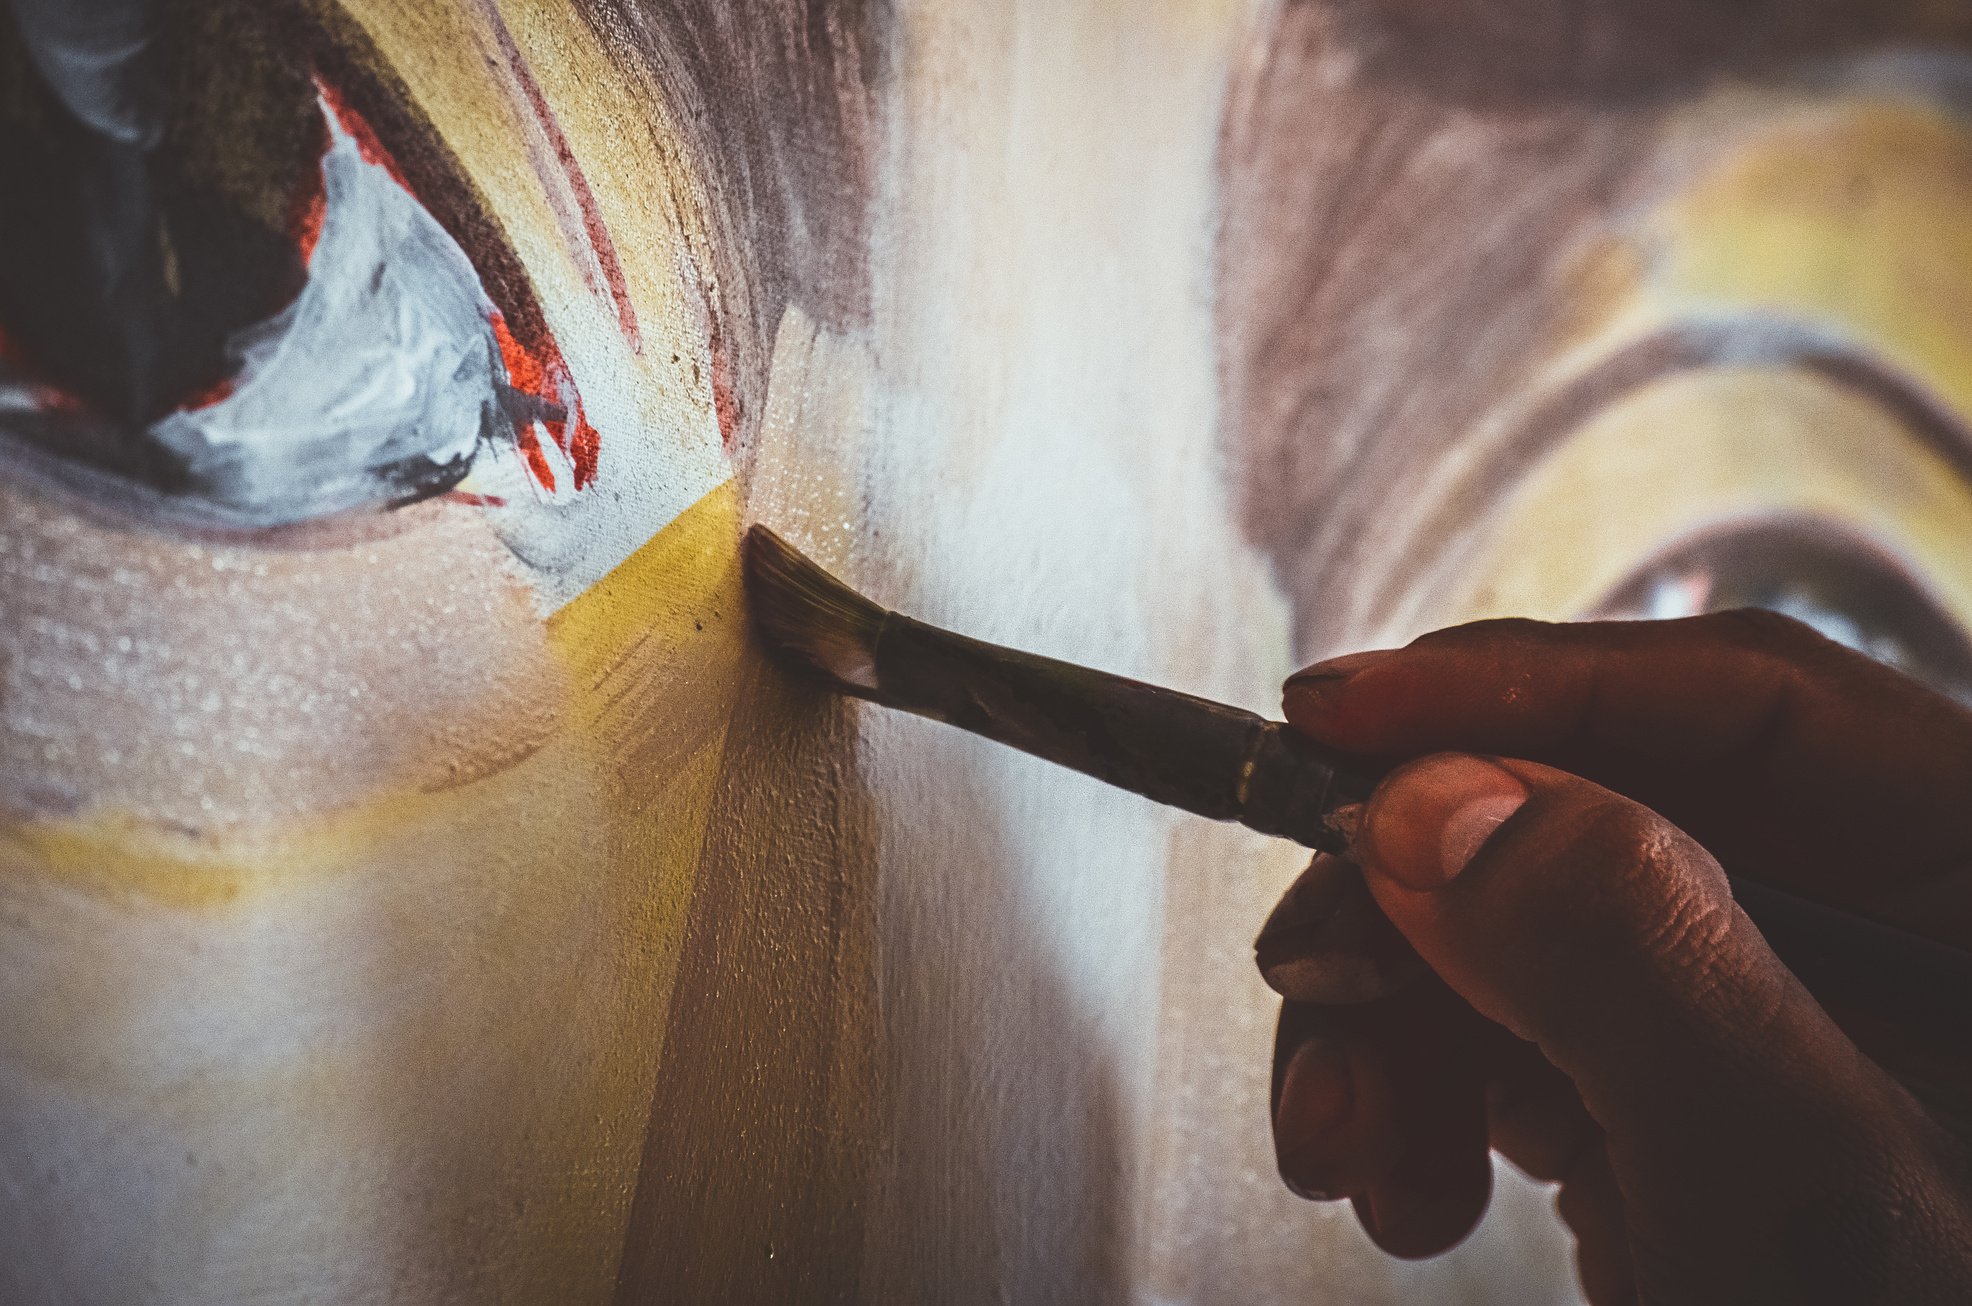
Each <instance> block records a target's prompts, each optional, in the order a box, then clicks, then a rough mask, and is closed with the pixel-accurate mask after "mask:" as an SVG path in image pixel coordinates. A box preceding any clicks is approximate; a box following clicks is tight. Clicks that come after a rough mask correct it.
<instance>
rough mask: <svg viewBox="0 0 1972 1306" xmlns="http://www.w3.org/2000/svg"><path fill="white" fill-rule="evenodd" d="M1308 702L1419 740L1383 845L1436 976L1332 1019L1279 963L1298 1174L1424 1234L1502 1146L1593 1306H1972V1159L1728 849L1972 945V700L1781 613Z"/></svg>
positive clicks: (1309, 712)
mask: <svg viewBox="0 0 1972 1306" xmlns="http://www.w3.org/2000/svg"><path fill="white" fill-rule="evenodd" d="M1286 697H1287V717H1288V720H1289V721H1290V722H1291V723H1292V724H1293V725H1294V726H1296V727H1297V728H1298V729H1300V730H1302V731H1305V732H1306V733H1307V734H1309V735H1311V736H1313V737H1314V738H1316V739H1319V740H1322V741H1323V742H1325V743H1328V744H1331V745H1334V746H1336V747H1339V748H1342V749H1346V750H1349V751H1352V752H1357V753H1362V754H1366V755H1372V756H1384V757H1389V758H1400V757H1421V760H1418V761H1413V762H1410V763H1409V764H1407V765H1405V766H1404V767H1402V768H1401V769H1399V770H1397V771H1396V772H1394V773H1393V774H1392V775H1391V776H1390V777H1389V778H1388V779H1387V780H1386V781H1385V782H1384V783H1383V785H1382V786H1381V787H1380V788H1379V789H1378V790H1377V792H1376V795H1375V797H1374V798H1373V799H1372V800H1371V802H1370V805H1369V809H1368V812H1367V815H1366V819H1365V825H1364V834H1363V840H1362V844H1361V846H1360V848H1359V855H1360V859H1361V861H1362V864H1363V872H1364V877H1365V879H1366V881H1367V882H1368V885H1369V888H1370V890H1371V892H1372V893H1373V894H1374V895H1375V897H1376V900H1377V902H1378V904H1379V905H1380V906H1381V907H1382V909H1383V912H1384V914H1385V915H1386V916H1388V917H1389V919H1390V921H1391V922H1393V923H1394V924H1395V926H1396V927H1397V929H1399V930H1400V931H1401V932H1402V933H1403V934H1404V936H1405V937H1406V938H1407V939H1408V940H1409V942H1410V944H1411V946H1412V947H1413V948H1415V950H1416V951H1417V953H1418V954H1419V955H1420V956H1421V957H1422V958H1423V959H1424V961H1425V962H1426V963H1427V964H1428V965H1429V966H1430V967H1431V969H1432V971H1433V972H1435V978H1434V979H1431V980H1430V981H1428V982H1427V983H1425V984H1423V985H1418V986H1413V987H1411V988H1410V989H1407V990H1406V991H1404V992H1403V993H1402V994H1400V995H1397V996H1393V997H1390V998H1386V999H1384V1000H1382V1001H1380V1002H1377V1003H1373V1004H1369V1005H1367V1006H1363V1007H1353V1008H1350V1007H1335V1008H1328V1007H1319V1006H1315V1005H1312V1004H1309V1003H1306V1002H1297V1001H1296V1000H1295V998H1296V994H1295V993H1294V992H1293V991H1291V990H1292V989H1293V983H1292V975H1293V972H1294V967H1292V966H1274V967H1270V973H1271V974H1272V975H1273V977H1274V982H1275V983H1276V984H1277V985H1278V986H1279V987H1281V988H1282V990H1283V996H1284V997H1286V998H1287V999H1288V1001H1287V1002H1286V1004H1285V1005H1284V1007H1283V1009H1282V1013H1281V1023H1280V1032H1279V1039H1278V1044H1277V1047H1276V1053H1275V1071H1274V1085H1275V1087H1274V1099H1275V1107H1274V1113H1275V1115H1274V1138H1275V1146H1276V1149H1277V1152H1278V1155H1279V1161H1280V1168H1281V1174H1282V1176H1283V1177H1284V1178H1285V1179H1286V1180H1287V1182H1288V1184H1289V1185H1290V1187H1293V1188H1294V1189H1295V1190H1296V1191H1298V1192H1301V1193H1302V1194H1303V1195H1305V1196H1309V1197H1316V1198H1321V1197H1327V1198H1344V1197H1346V1198H1349V1199H1351V1200H1353V1202H1354V1203H1355V1207H1356V1211H1357V1213H1358V1216H1359V1218H1360V1219H1361V1221H1362V1223H1363V1226H1364V1228H1365V1229H1366V1230H1367V1231H1368V1233H1369V1235H1370V1237H1371V1238H1372V1239H1373V1240H1374V1241H1375V1242H1376V1243H1377V1244H1378V1245H1379V1246H1381V1247H1383V1248H1384V1249H1385V1250H1387V1251H1389V1252H1391V1253H1393V1254H1395V1255H1399V1256H1425V1255H1431V1254H1435V1253H1437V1252H1440V1251H1443V1250H1445V1249H1446V1248H1448V1247H1451V1246H1452V1245H1454V1244H1456V1243H1457V1242H1458V1241H1459V1240H1460V1239H1462V1238H1463V1237H1464V1236H1465V1235H1466V1233H1468V1232H1469V1231H1470V1230H1471V1228H1472V1226H1473V1225H1474V1224H1475V1223H1476V1222H1477V1220H1478V1218H1479V1216H1480V1214H1481V1213H1482V1212H1483V1210H1484V1208H1485V1203H1486V1198H1487V1195H1488V1191H1489V1189H1490V1184H1491V1167H1490V1162H1489V1159H1488V1157H1487V1149H1488V1147H1489V1146H1490V1147H1491V1148H1493V1149H1496V1150H1498V1151H1499V1152H1500V1153H1501V1154H1503V1155H1504V1156H1506V1157H1507V1158H1508V1159H1509V1160H1511V1161H1513V1162H1514V1163H1515V1164H1516V1165H1517V1166H1519V1167H1520V1168H1521V1169H1522V1170H1524V1171H1526V1172H1527V1173H1528V1174H1530V1175H1532V1176H1534V1177H1535V1178H1538V1179H1543V1180H1549V1181H1554V1182H1557V1183H1559V1185H1560V1190H1559V1196H1558V1198H1557V1206H1558V1208H1559V1211H1560V1214H1561V1216H1562V1218H1563V1219H1564V1221H1565V1222H1566V1223H1567V1224H1568V1226H1569V1228H1570V1229H1571V1230H1572V1231H1573V1233H1574V1234H1575V1238H1576V1244H1577V1263H1578V1268H1579V1271H1580V1275H1581V1279H1582V1283H1583V1287H1584V1290H1585V1291H1586V1293H1587V1294H1588V1297H1589V1299H1590V1300H1591V1301H1592V1302H1594V1303H1595V1306H1619V1304H1627V1303H1643V1304H1647V1306H1694V1304H1698V1303H1709V1302H1718V1303H1731V1304H1732V1306H1748V1304H1749V1303H1762V1302H1775V1303H1779V1302H1786V1303H1800V1302H1824V1301H1825V1302H1842V1303H1861V1302H1884V1303H1892V1302H1894V1303H1899V1304H1900V1306H1920V1304H1922V1303H1930V1302H1940V1303H1943V1302H1965V1301H1972V1163H1968V1153H1967V1150H1966V1149H1965V1147H1964V1145H1963V1144H1962V1143H1961V1142H1960V1141H1959V1140H1958V1139H1957V1138H1956V1137H1955V1136H1953V1135H1952V1134H1950V1133H1949V1132H1948V1131H1946V1130H1945V1129H1943V1128H1942V1127H1941V1126H1940V1125H1939V1124H1938V1122H1937V1121H1935V1120H1933V1119H1932V1118H1931V1117H1930V1116H1928V1115H1927V1114H1926V1113H1925V1111H1924V1110H1923V1108H1922V1107H1920V1106H1919V1105H1918V1103H1917V1102H1916V1101H1915V1100H1914V1099H1913V1098H1912V1097H1911V1096H1910V1095H1909V1093H1907V1092H1906V1091H1905V1090H1904V1089H1903V1088H1902V1087H1901V1086H1900V1085H1899V1084H1898V1083H1897V1082H1896V1081H1895V1080H1893V1079H1891V1078H1890V1077H1889V1076H1888V1075H1887V1074H1886V1073H1885V1072H1884V1071H1883V1070H1882V1069H1880V1068H1879V1067H1878V1066H1877V1065H1876V1064H1875V1063H1874V1062H1873V1061H1872V1060H1871V1059H1870V1058H1869V1056H1867V1055H1866V1054H1865V1051H1864V1049H1865V1048H1869V1047H1872V1046H1874V1047H1878V1048H1881V1047H1885V1046H1888V1044H1887V1042H1886V1040H1894V1039H1895V1038H1897V1037H1898V1031H1897V1030H1896V1029H1895V1028H1894V1025H1893V1024H1885V1023H1883V1022H1880V1021H1871V1020H1866V1019H1864V1018H1863V1017H1862V1016H1861V1015H1860V1014H1858V1013H1843V1012H1834V1013H1831V1012H1829V1011H1825V1010H1824V1009H1823V1008H1822V1007H1821V1006H1820V1005H1818V1004H1817V1003H1816V1002H1815V1000H1814V999H1813V998H1812V997H1811V996H1810V995H1809V994H1808V993H1807V991H1806V990H1805V989H1804V988H1802V986H1801V985H1800V983H1799V982H1798V981H1797V980H1796V979H1795V978H1794V977H1793V975H1791V974H1790V973H1789V972H1788V971H1787V970H1786V968H1785V967H1783V966H1782V965H1781V964H1780V962H1779V961H1778V960H1777V959H1776V958H1775V957H1774V956H1773V954H1772V952H1771V951H1769V949H1768V948H1767V946H1766V944H1765V942H1764V941H1763V940H1762V939H1761V937H1760V935H1759V932H1758V931H1757V930H1756V929H1755V928H1754V927H1753V925H1752V923H1751V922H1750V921H1749V920H1748V919H1747V918H1746V916H1745V915H1744V914H1743V913H1742V912H1740V911H1739V909H1738V908H1737V907H1736V906H1735V905H1734V903H1733V901H1732V897H1731V893H1730V891H1729V888H1728V885H1727V882H1726V878H1725V874H1724V871H1723V870H1722V869H1721V864H1723V865H1724V866H1726V867H1730V868H1731V869H1732V871H1733V872H1734V873H1735V874H1738V875H1743V876H1746V877H1748V878H1751V879H1754V880H1761V881H1765V882H1767V883H1770V884H1773V885H1775V886H1778V887H1781V888H1787V889H1792V890H1794V891H1795V892H1798V893H1802V894H1804V895H1806V896H1811V897H1816V898H1819V899H1821V900H1822V901H1825V902H1830V903H1835V904H1840V905H1843V906H1845V907H1847V908H1848V909H1850V910H1853V911H1858V912H1861V913H1863V914H1866V915H1873V916H1876V917H1877V918H1879V919H1881V920H1884V921H1886V922H1888V923H1890V924H1894V925H1898V926H1900V927H1901V928H1904V929H1909V930H1912V931H1915V932H1917V933H1923V934H1929V935H1931V936H1933V937H1936V938H1940V939H1943V940H1945V941H1947V942H1954V943H1957V944H1958V945H1959V946H1962V947H1964V946H1972V714H1969V713H1967V712H1966V711H1964V710H1962V709H1960V708H1959V707H1958V706H1957V705H1955V704H1953V703H1952V702H1950V701H1949V700H1947V699H1945V698H1943V697H1941V696H1939V695H1937V694H1935V693H1933V692H1931V691H1929V690H1927V689H1925V688H1923V687H1922V686H1919V685H1917V684H1916V683H1914V682H1912V681H1910V680H1907V679H1905V678H1904V677H1902V676H1899V675H1898V674H1897V673H1895V672H1893V671H1890V670H1888V669H1886V668H1884V667H1881V666H1879V665H1877V664H1876V663H1874V662H1871V661H1869V660H1868V659H1866V658H1864V657H1862V656H1861V655H1859V654H1855V653H1851V652H1849V651H1848V650H1846V649H1843V648H1841V647H1840V646H1838V645H1835V644H1833V643H1831V642H1829V641H1827V640H1824V639H1822V638H1821V637H1820V636H1818V635H1815V634H1814V633H1813V632H1811V631H1810V630H1808V629H1807V628H1806V627H1805V626H1801V625H1799V624H1798V623H1795V622H1792V621H1788V620H1786V619H1785V618H1781V617H1776V616H1773V615H1772V614H1768V613H1759V612H1736V613H1723V614H1718V615H1714V616H1709V617H1698V618H1693V619H1691V620H1688V621H1676V622H1648V623H1613V622H1612V623H1595V624H1583V625H1572V626H1568V625H1563V626H1556V625H1543V624H1539V623H1534V622H1520V621H1504V622H1485V623H1480V624H1477V625H1472V626H1465V627H1460V628H1457V629H1453V630H1447V631H1441V632H1439V633H1437V634H1434V635H1429V636H1426V637H1425V638H1423V639H1420V640H1418V641H1417V642H1416V643H1414V644H1412V645H1411V646H1410V647H1408V648H1405V649H1399V650H1392V651H1387V652H1377V653H1366V654H1357V655H1354V656H1352V657H1348V658H1342V659H1337V660H1336V661H1334V662H1330V663H1325V664H1322V665H1320V666H1317V667H1313V668H1310V669H1309V670H1308V671H1305V672H1303V673H1301V674H1300V675H1298V676H1296V677H1295V678H1294V679H1293V680H1291V681H1289V682H1288V688H1287V695H1286ZM1323 871H1324V867H1323V866H1322V865H1321V863H1320V859H1318V861H1317V865H1316V866H1315V867H1314V868H1311V872H1310V877H1304V879H1307V880H1308V881H1309V882H1310V883H1313V882H1315V881H1319V880H1321V879H1323V878H1324V877H1323ZM1297 888H1301V894H1300V895H1299V896H1302V897H1307V896H1310V892H1311V891H1309V890H1308V889H1306V888H1305V887H1303V886H1297ZM1296 900H1297V892H1296V891H1295V890H1290V892H1289V894H1288V896H1287V897H1286V898H1285V899H1283V901H1282V904H1281V906H1280V907H1279V908H1278V909H1277V910H1276V911H1275V913H1274V916H1273V918H1272V919H1270V920H1269V922H1268V924H1267V928H1266V930H1265V931H1264V932H1263V934H1262V939H1261V942H1262V945H1263V946H1264V947H1266V948H1268V949H1269V950H1270V951H1271V952H1272V953H1273V954H1274V955H1275V957H1276V959H1278V957H1279V955H1280V954H1281V953H1282V952H1283V950H1288V951H1291V949H1292V947H1293V941H1294V938H1295V931H1296V928H1297V925H1299V924H1302V919H1301V918H1302V916H1304V915H1305V909H1304V910H1303V912H1302V913H1300V914H1297V911H1296V906H1297V901H1296ZM1931 1051H1933V1052H1935V1053H1936V1055H1937V1057H1938V1058H1939V1060H1940V1063H1941V1064H1943V1063H1950V1062H1952V1061H1953V1060H1954V1059H1955V1058H1956V1059H1957V1060H1958V1061H1959V1062H1961V1063H1962V1062H1964V1061H1966V1060H1967V1059H1972V1049H1968V1048H1943V1049H1931Z"/></svg>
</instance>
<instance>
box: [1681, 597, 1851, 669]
mask: <svg viewBox="0 0 1972 1306" xmlns="http://www.w3.org/2000/svg"><path fill="white" fill-rule="evenodd" d="M1690 621H1691V624H1692V627H1693V628H1694V629H1702V630H1703V631H1704V632H1705V633H1706V634H1707V635H1708V636H1709V637H1711V638H1713V639H1716V640H1717V641H1719V642H1720V643H1722V644H1725V645H1727V646H1729V647H1731V648H1734V649H1738V650H1740V651H1742V652H1745V653H1752V654H1756V655H1759V656H1764V657H1769V658H1773V659H1775V660H1776V661H1780V662H1786V663H1798V662H1802V661H1806V660H1808V659H1810V658H1813V657H1816V656H1817V655H1819V654H1820V653H1822V652H1823V651H1825V650H1826V649H1827V648H1828V647H1829V644H1830V641H1829V640H1828V638H1827V637H1826V636H1824V635H1822V634H1821V633H1820V632H1819V631H1817V630H1816V629H1815V628H1814V627H1812V626H1810V625H1808V624H1807V623H1806V622H1803V621H1797V620H1796V619H1794V618H1793V617H1789V616H1786V615H1784V614H1782V613H1779V612H1774V611H1771V610H1769V609H1767V608H1731V609H1728V610H1727V611H1724V612H1710V613H1706V614H1705V615H1704V616H1702V617H1692V618H1690Z"/></svg>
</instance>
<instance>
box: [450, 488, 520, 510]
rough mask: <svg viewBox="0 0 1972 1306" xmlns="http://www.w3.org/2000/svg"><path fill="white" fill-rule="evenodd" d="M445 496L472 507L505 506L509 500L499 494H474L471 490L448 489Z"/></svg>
mask: <svg viewBox="0 0 1972 1306" xmlns="http://www.w3.org/2000/svg"><path fill="white" fill-rule="evenodd" d="M445 497H446V498H447V499H449V500H450V501H451V502H453V503H463V504H465V505H466V506H467V507H470V508H504V507H506V506H507V501H506V500H505V499H503V498H501V497H500V496H499V495H497V494H474V493H472V492H471V491H470V490H448V491H446V492H445Z"/></svg>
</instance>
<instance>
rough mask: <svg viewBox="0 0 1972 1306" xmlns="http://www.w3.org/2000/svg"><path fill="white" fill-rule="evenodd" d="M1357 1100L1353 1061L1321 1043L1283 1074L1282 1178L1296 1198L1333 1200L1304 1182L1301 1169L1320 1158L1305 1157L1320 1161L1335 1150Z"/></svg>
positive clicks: (1306, 1047)
mask: <svg viewBox="0 0 1972 1306" xmlns="http://www.w3.org/2000/svg"><path fill="white" fill-rule="evenodd" d="M1355 1101H1356V1090H1355V1085H1354V1083H1353V1082H1352V1080H1351V1078H1350V1074H1349V1060H1348V1057H1347V1056H1346V1055H1344V1053H1343V1051H1342V1049H1341V1048H1339V1047H1337V1046H1336V1045H1335V1044H1333V1043H1329V1042H1325V1041H1322V1040H1315V1041H1312V1042H1308V1043H1303V1044H1302V1045H1301V1046H1300V1047H1298V1048H1296V1049H1295V1051H1294V1056H1293V1058H1292V1059H1291V1060H1289V1061H1288V1063H1287V1073H1286V1074H1285V1075H1283V1076H1281V1084H1280V1106H1279V1108H1278V1109H1277V1110H1276V1111H1275V1114H1274V1154H1275V1156H1276V1157H1277V1158H1278V1161H1279V1166H1280V1175H1281V1179H1282V1180H1283V1181H1284V1182H1285V1183H1286V1184H1287V1186H1288V1188H1289V1189H1291V1190H1292V1191H1293V1192H1295V1193H1296V1194H1298V1195H1300V1196H1302V1197H1305V1198H1307V1199H1308V1200H1310V1201H1326V1200H1328V1194H1327V1193H1326V1191H1325V1190H1323V1189H1322V1188H1321V1187H1320V1186H1319V1185H1317V1184H1311V1183H1309V1182H1307V1181H1305V1180H1303V1179H1301V1178H1300V1177H1298V1176H1297V1175H1296V1173H1295V1171H1296V1169H1297V1168H1298V1167H1299V1165H1301V1164H1304V1163H1305V1162H1306V1161H1307V1160H1310V1159H1314V1158H1311V1157H1304V1156H1303V1155H1302V1153H1304V1152H1312V1153H1313V1154H1314V1157H1319V1156H1321V1155H1322V1154H1323V1153H1325V1152H1327V1151H1328V1150H1329V1147H1330V1144H1331V1142H1332V1137H1333V1135H1334V1133H1335V1130H1336V1129H1337V1128H1339V1127H1340V1126H1341V1125H1343V1124H1345V1123H1346V1122H1347V1121H1348V1119H1349V1115H1350V1112H1351V1111H1353V1110H1354V1108H1355Z"/></svg>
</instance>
